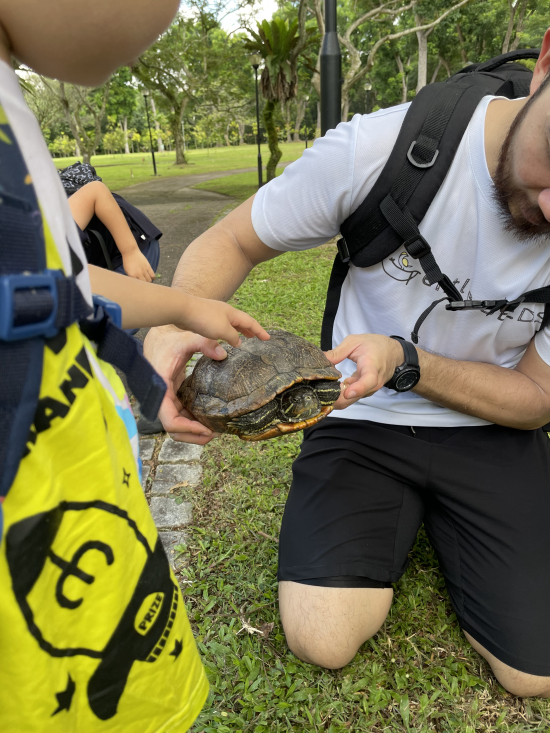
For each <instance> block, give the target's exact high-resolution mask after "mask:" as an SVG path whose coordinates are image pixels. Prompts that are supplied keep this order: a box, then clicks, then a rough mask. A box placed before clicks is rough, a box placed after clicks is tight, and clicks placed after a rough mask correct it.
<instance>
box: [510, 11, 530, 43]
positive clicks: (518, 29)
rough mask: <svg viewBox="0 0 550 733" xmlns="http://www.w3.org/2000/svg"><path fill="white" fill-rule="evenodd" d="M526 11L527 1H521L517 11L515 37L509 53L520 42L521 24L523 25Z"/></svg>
mask: <svg viewBox="0 0 550 733" xmlns="http://www.w3.org/2000/svg"><path fill="white" fill-rule="evenodd" d="M526 10H527V0H523V4H522V6H521V8H520V10H519V16H518V22H517V25H516V37H515V39H514V42H513V43H512V45H511V46H510V51H516V50H517V48H518V46H519V42H520V40H521V32H522V30H523V24H524V23H525V11H526Z"/></svg>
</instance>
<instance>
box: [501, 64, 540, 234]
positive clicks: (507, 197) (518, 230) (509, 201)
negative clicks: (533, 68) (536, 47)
mask: <svg viewBox="0 0 550 733" xmlns="http://www.w3.org/2000/svg"><path fill="white" fill-rule="evenodd" d="M549 85H550V74H547V75H546V77H545V78H544V79H543V82H542V84H541V85H540V87H539V88H538V89H537V91H536V92H535V93H534V94H533V96H532V97H531V98H530V99H529V100H528V101H527V103H526V104H525V106H524V107H523V108H522V109H521V110H520V112H519V113H518V114H517V116H516V118H515V119H514V121H513V123H512V125H511V127H510V129H509V130H508V134H507V135H506V139H505V140H504V143H503V145H502V148H501V150H500V154H499V158H498V165H497V169H496V171H495V175H494V176H493V183H494V192H493V198H494V200H495V202H496V204H497V206H498V208H499V214H500V218H501V220H502V223H503V226H504V231H506V232H509V233H510V234H512V235H513V236H514V237H516V239H519V240H520V241H522V242H533V241H536V240H539V239H542V238H545V237H550V222H549V221H547V220H546V219H545V217H544V215H543V213H542V211H541V210H540V207H539V206H537V205H536V204H533V203H531V202H530V201H529V197H528V196H527V194H526V193H525V192H524V191H522V190H521V189H520V188H518V186H517V185H516V184H515V183H514V180H513V174H512V157H513V152H514V142H515V140H516V137H517V133H518V130H519V128H520V126H521V123H522V122H523V120H524V119H525V117H526V116H527V113H528V111H529V110H530V109H531V107H532V105H533V103H534V102H535V100H536V99H538V98H539V96H540V95H541V93H542V92H543V91H544V89H546V87H547V86H549ZM511 209H513V210H514V214H512V211H511Z"/></svg>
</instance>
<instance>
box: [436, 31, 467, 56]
mask: <svg viewBox="0 0 550 733" xmlns="http://www.w3.org/2000/svg"><path fill="white" fill-rule="evenodd" d="M456 32H457V34H458V40H459V41H460V55H461V56H462V63H463V64H464V66H466V64H467V63H468V54H467V53H466V42H465V40H464V34H463V33H462V28H461V27H460V23H457V24H456ZM440 58H441V57H440Z"/></svg>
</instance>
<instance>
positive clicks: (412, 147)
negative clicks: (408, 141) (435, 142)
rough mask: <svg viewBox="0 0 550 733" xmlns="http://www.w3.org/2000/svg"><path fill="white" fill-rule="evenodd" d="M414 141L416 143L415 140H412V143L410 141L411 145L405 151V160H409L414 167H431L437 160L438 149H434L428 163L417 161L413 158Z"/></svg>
mask: <svg viewBox="0 0 550 733" xmlns="http://www.w3.org/2000/svg"><path fill="white" fill-rule="evenodd" d="M416 143H417V141H416V140H413V143H412V145H411V147H410V148H409V152H408V153H407V160H408V161H409V163H412V164H413V165H414V167H415V168H431V167H432V165H433V164H434V163H435V161H436V160H437V156H438V155H439V150H436V151H435V153H434V154H433V158H432V159H431V160H430V161H429V163H418V162H417V161H416V160H415V159H414V158H413V150H414V146H415V145H416Z"/></svg>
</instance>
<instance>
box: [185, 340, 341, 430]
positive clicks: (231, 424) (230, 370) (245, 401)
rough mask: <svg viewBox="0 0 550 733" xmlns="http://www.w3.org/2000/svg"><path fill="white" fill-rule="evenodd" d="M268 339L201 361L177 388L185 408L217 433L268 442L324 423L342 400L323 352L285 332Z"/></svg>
mask: <svg viewBox="0 0 550 733" xmlns="http://www.w3.org/2000/svg"><path fill="white" fill-rule="evenodd" d="M268 333H269V335H270V336H271V338H270V340H269V341H260V340H259V339H257V338H243V339H242V345H241V346H240V347H239V348H234V347H233V346H229V345H228V344H224V348H225V350H226V351H227V359H224V360H223V361H215V360H214V359H210V358H208V357H206V356H203V357H201V359H199V361H198V362H197V365H196V366H195V369H194V371H193V373H192V374H191V376H189V377H188V378H187V379H186V380H185V381H184V382H183V384H182V385H181V387H180V389H179V391H178V397H179V399H180V400H181V402H182V404H183V406H184V407H185V408H186V409H187V410H189V412H191V413H192V414H193V415H194V416H195V418H196V419H197V420H198V421H199V422H201V423H202V424H203V425H206V427H208V428H210V429H211V430H213V431H214V432H216V433H232V434H233V435H238V436H239V438H241V439H242V440H267V439H268V438H276V437H278V436H280V435H284V434H286V433H293V432H295V431H296V430H303V429H304V428H308V427H310V426H311V425H315V423H317V422H319V420H322V419H323V418H324V417H326V416H327V415H328V414H329V413H330V412H332V405H333V403H334V402H336V400H337V399H338V397H339V396H340V383H339V382H338V379H339V378H340V376H341V374H340V372H339V371H338V370H337V369H335V368H334V367H333V366H332V364H331V363H330V361H329V360H328V359H327V357H326V356H325V355H324V354H323V352H322V351H321V349H319V348H317V347H316V346H314V345H313V344H310V343H309V341H306V340H305V339H303V338H300V336H295V335H294V334H293V333H288V331H276V330H268Z"/></svg>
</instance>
